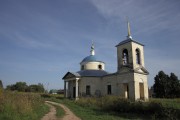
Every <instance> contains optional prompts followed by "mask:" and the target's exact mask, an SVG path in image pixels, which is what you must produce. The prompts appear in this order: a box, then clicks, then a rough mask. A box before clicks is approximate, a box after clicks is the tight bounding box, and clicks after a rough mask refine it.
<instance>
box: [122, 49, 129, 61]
mask: <svg viewBox="0 0 180 120" xmlns="http://www.w3.org/2000/svg"><path fill="white" fill-rule="evenodd" d="M122 54H123V65H127V64H128V61H129V60H128V59H129V58H128V50H127V49H124V50H123V53H122Z"/></svg>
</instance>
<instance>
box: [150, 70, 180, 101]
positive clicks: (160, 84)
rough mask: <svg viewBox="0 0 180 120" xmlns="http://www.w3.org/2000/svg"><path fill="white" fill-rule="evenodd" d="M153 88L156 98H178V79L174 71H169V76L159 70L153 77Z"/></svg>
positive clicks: (179, 92) (179, 88)
mask: <svg viewBox="0 0 180 120" xmlns="http://www.w3.org/2000/svg"><path fill="white" fill-rule="evenodd" d="M153 89H154V93H155V97H157V98H179V97H180V80H179V79H178V77H177V76H176V75H175V74H174V73H170V76H169V75H167V74H165V73H164V72H163V71H159V73H158V74H157V75H156V76H155V77H154V85H153Z"/></svg>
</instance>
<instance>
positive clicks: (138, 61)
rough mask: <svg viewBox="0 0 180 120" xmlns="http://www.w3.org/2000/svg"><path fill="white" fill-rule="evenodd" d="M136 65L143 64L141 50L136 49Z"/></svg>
mask: <svg viewBox="0 0 180 120" xmlns="http://www.w3.org/2000/svg"><path fill="white" fill-rule="evenodd" d="M136 63H137V64H141V61H140V51H139V49H136Z"/></svg>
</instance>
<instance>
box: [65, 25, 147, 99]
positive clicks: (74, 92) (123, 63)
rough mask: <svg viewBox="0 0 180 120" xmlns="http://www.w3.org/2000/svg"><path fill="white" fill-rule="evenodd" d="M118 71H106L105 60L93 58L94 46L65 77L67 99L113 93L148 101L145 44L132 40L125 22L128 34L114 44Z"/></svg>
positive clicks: (94, 56)
mask: <svg viewBox="0 0 180 120" xmlns="http://www.w3.org/2000/svg"><path fill="white" fill-rule="evenodd" d="M116 48H117V63H118V66H117V72H115V73H109V72H107V71H106V70H105V63H104V62H103V61H100V60H98V59H97V58H96V55H95V49H94V45H93V44H92V46H91V51H90V55H89V56H87V57H85V58H84V59H83V60H82V61H81V62H80V71H78V72H67V73H66V74H65V76H64V77H63V78H62V79H63V80H64V95H65V97H66V98H72V99H75V100H77V99H79V98H80V97H91V96H92V97H93V96H95V97H96V96H97V97H99V96H105V95H116V96H120V97H123V98H126V99H130V100H133V101H134V100H144V101H146V100H148V83H147V75H148V74H149V73H148V71H147V70H146V69H145V66H144V45H143V44H141V43H139V42H137V41H135V40H133V39H132V37H131V34H130V25H129V22H128V36H127V38H126V39H125V40H123V41H121V42H120V43H119V44H117V45H116Z"/></svg>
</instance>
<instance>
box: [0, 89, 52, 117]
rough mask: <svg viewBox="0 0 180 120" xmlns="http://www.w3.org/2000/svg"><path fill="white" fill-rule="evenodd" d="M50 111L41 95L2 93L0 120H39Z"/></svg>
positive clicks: (0, 94) (0, 96)
mask: <svg viewBox="0 0 180 120" xmlns="http://www.w3.org/2000/svg"><path fill="white" fill-rule="evenodd" d="M48 111H49V107H48V106H46V105H45V104H44V101H43V100H42V98H41V96H40V95H39V94H33V93H19V92H10V91H2V90H1V92H0V120H39V119H40V118H41V117H42V116H44V114H46V113H47V112H48Z"/></svg>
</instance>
